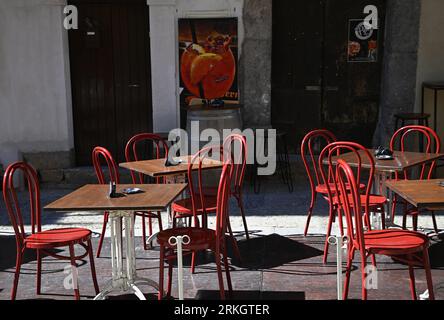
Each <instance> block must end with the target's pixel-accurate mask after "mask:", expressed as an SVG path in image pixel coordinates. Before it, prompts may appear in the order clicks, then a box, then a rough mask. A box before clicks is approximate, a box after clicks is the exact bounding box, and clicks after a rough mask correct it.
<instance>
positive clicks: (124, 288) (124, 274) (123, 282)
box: [94, 211, 159, 300]
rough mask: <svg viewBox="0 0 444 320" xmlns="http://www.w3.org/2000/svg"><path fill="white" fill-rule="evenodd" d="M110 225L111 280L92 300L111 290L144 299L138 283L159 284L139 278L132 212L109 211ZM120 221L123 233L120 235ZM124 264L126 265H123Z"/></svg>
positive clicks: (102, 297)
mask: <svg viewBox="0 0 444 320" xmlns="http://www.w3.org/2000/svg"><path fill="white" fill-rule="evenodd" d="M109 218H110V227H111V265H112V276H113V278H112V280H110V281H109V282H108V283H107V285H106V286H105V289H104V290H102V291H101V292H100V293H99V294H98V295H97V296H96V297H95V298H94V300H103V299H105V298H106V297H107V296H108V295H109V294H111V293H112V292H115V291H118V292H124V293H125V292H129V293H132V294H134V295H136V296H137V298H139V299H140V300H146V299H145V296H144V295H143V293H142V291H141V290H140V289H139V287H138V285H148V286H150V287H153V288H155V289H156V290H159V285H158V284H157V283H156V282H155V281H153V280H151V279H145V278H140V277H138V276H137V272H136V255H135V245H134V212H125V211H115V212H110V215H109ZM122 222H123V226H124V235H125V237H124V238H123V237H122ZM122 241H124V242H125V249H126V250H125V253H126V257H125V258H124V257H123V243H122ZM125 265H126V266H125Z"/></svg>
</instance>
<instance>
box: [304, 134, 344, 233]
mask: <svg viewBox="0 0 444 320" xmlns="http://www.w3.org/2000/svg"><path fill="white" fill-rule="evenodd" d="M335 141H336V137H335V135H334V134H333V133H331V132H330V131H328V130H313V131H311V132H309V133H308V134H307V135H306V136H305V137H304V139H303V140H302V143H301V157H302V161H303V163H304V167H305V171H306V172H307V176H308V181H309V183H310V190H311V202H310V207H309V208H308V215H307V222H306V224H305V230H304V236H307V234H308V228H309V226H310V220H311V216H312V214H313V209H314V206H315V204H316V198H317V196H318V194H321V196H324V198H325V195H326V194H327V187H326V186H325V185H324V184H323V182H322V178H321V176H320V173H319V168H318V162H317V160H318V158H317V155H316V154H315V152H316V149H318V150H319V151H320V150H322V149H323V147H325V146H326V145H328V144H330V143H332V142H335ZM331 210H332V209H331V208H330V211H331Z"/></svg>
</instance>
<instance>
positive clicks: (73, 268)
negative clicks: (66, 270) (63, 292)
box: [69, 244, 80, 300]
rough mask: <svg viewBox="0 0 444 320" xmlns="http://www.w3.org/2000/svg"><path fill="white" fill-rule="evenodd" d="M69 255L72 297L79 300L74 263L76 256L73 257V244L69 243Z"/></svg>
mask: <svg viewBox="0 0 444 320" xmlns="http://www.w3.org/2000/svg"><path fill="white" fill-rule="evenodd" d="M69 257H70V259H71V268H72V281H73V286H74V298H75V299H76V300H80V292H79V283H78V281H77V265H76V258H75V253H74V245H73V244H70V245H69Z"/></svg>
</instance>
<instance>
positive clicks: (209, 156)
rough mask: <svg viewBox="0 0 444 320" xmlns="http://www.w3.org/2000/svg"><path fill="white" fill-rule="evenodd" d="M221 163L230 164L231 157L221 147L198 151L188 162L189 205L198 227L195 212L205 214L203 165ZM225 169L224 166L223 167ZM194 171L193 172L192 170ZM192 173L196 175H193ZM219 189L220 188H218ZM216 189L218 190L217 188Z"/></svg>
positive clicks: (205, 198)
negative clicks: (214, 162) (211, 162)
mask: <svg viewBox="0 0 444 320" xmlns="http://www.w3.org/2000/svg"><path fill="white" fill-rule="evenodd" d="M212 160H213V161H221V160H222V161H223V162H224V164H225V163H230V164H231V163H232V158H231V155H229V154H228V153H227V152H224V149H223V147H222V146H216V145H214V146H209V147H206V148H203V149H201V150H199V151H198V152H197V153H196V154H195V155H194V156H193V157H192V158H191V160H190V163H189V164H188V187H189V190H190V196H191V203H192V208H193V216H194V224H195V226H198V225H199V221H198V217H197V212H198V211H199V209H200V210H201V211H202V214H203V215H206V214H207V212H206V210H207V208H208V205H207V200H208V199H207V196H206V195H205V187H206V186H205V185H204V180H205V179H204V172H205V170H204V169H203V164H204V163H205V162H207V161H212ZM224 168H225V166H224ZM193 169H194V170H193ZM232 169H233V167H232V166H230V172H229V174H230V175H232V174H233V170H232ZM193 171H195V172H196V175H193ZM219 187H220V186H219ZM219 187H218V188H219Z"/></svg>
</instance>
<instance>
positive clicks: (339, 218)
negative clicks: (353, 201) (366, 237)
mask: <svg viewBox="0 0 444 320" xmlns="http://www.w3.org/2000/svg"><path fill="white" fill-rule="evenodd" d="M336 213H337V214H338V220H339V232H340V233H341V237H343V236H344V224H343V221H342V212H341V209H340V208H338V210H336Z"/></svg>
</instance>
